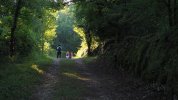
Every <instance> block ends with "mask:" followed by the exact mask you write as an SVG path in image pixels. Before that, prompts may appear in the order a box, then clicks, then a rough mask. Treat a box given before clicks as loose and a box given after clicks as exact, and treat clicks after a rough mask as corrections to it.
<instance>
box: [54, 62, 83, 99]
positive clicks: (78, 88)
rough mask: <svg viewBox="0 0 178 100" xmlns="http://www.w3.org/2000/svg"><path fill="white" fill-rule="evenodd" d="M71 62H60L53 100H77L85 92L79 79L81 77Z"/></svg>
mask: <svg viewBox="0 0 178 100" xmlns="http://www.w3.org/2000/svg"><path fill="white" fill-rule="evenodd" d="M76 66H77V65H76V63H75V62H74V61H73V60H61V61H60V70H59V71H60V72H59V82H58V83H57V85H56V87H55V91H56V92H55V97H54V100H60V99H64V100H65V99H67V100H79V99H80V97H82V95H84V94H85V92H86V87H85V85H84V84H83V82H82V81H81V80H80V79H79V78H80V77H81V76H80V74H79V72H78V71H77V69H76Z"/></svg>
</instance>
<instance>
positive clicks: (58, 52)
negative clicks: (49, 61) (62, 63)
mask: <svg viewBox="0 0 178 100" xmlns="http://www.w3.org/2000/svg"><path fill="white" fill-rule="evenodd" d="M61 50H62V48H61V45H58V47H57V58H59V57H60V58H61Z"/></svg>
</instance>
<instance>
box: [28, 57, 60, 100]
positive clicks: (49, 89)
mask: <svg viewBox="0 0 178 100" xmlns="http://www.w3.org/2000/svg"><path fill="white" fill-rule="evenodd" d="M58 70H59V59H54V60H53V63H52V65H51V66H50V67H49V69H48V71H47V72H44V75H43V81H42V84H41V85H40V86H39V87H38V88H37V90H36V92H35V93H34V94H33V95H32V97H31V99H30V100H52V97H53V93H54V86H55V84H56V82H57V81H58V80H57V79H58V78H57V74H58Z"/></svg>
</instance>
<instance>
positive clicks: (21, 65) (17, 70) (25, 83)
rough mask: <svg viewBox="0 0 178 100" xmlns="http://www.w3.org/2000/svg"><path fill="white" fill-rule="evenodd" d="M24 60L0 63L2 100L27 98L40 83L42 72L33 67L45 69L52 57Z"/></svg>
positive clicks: (0, 98) (0, 96)
mask: <svg viewBox="0 0 178 100" xmlns="http://www.w3.org/2000/svg"><path fill="white" fill-rule="evenodd" d="M21 60H24V61H22V62H18V63H13V64H0V100H27V99H29V97H30V96H31V94H32V92H33V90H34V89H35V86H36V85H38V84H39V83H40V80H41V76H42V74H41V73H39V72H38V70H36V69H34V68H32V65H35V66H36V67H37V68H38V69H39V70H43V71H45V70H46V69H47V68H48V64H50V63H51V59H48V58H46V57H44V56H39V57H38V58H36V59H34V60H33V59H32V58H26V59H21Z"/></svg>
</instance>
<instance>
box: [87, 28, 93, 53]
mask: <svg viewBox="0 0 178 100" xmlns="http://www.w3.org/2000/svg"><path fill="white" fill-rule="evenodd" d="M86 34H87V36H86V41H87V47H88V50H87V51H88V56H91V42H92V37H91V32H90V31H88V30H87V33H86Z"/></svg>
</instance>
